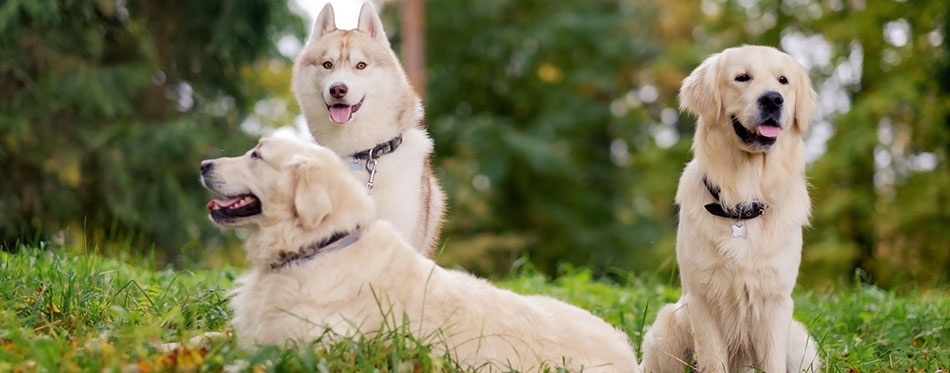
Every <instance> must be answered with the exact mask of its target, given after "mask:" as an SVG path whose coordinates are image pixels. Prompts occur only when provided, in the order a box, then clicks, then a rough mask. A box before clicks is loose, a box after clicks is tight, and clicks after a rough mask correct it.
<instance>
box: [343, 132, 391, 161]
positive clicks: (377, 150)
mask: <svg viewBox="0 0 950 373" xmlns="http://www.w3.org/2000/svg"><path fill="white" fill-rule="evenodd" d="M399 144H402V134H399V136H396V137H393V138H392V139H390V140H389V141H386V142H384V143H382V144H379V145H376V146H374V147H373V148H372V149H366V150H364V151H361V152H359V153H356V154H353V158H356V159H377V158H379V157H380V156H382V155H386V154H389V153H392V152H394V151H396V148H398V147H399Z"/></svg>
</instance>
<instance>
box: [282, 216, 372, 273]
mask: <svg viewBox="0 0 950 373" xmlns="http://www.w3.org/2000/svg"><path fill="white" fill-rule="evenodd" d="M362 234H363V232H362V231H360V227H359V226H357V227H356V229H354V230H352V231H349V232H336V233H334V234H333V235H332V236H330V237H327V238H324V239H322V240H320V241H317V242H315V243H312V244H310V245H307V246H303V247H301V248H299V249H297V251H281V252H279V253H278V254H277V259H276V260H274V261H272V262H271V263H270V269H271V270H272V271H276V270H279V269H281V268H284V267H287V266H289V265H290V264H293V263H302V262H306V261H308V260H310V259H313V257H315V256H317V254H320V253H324V252H330V251H334V250H339V249H342V248H344V247H347V246H349V245H350V244H352V243H354V242H356V240H358V239H359V238H360V236H362ZM331 245H332V247H330V246H331Z"/></svg>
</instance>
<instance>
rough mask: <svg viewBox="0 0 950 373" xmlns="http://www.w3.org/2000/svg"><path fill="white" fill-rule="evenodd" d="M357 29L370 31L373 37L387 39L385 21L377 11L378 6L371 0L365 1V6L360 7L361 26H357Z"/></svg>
mask: <svg viewBox="0 0 950 373" xmlns="http://www.w3.org/2000/svg"><path fill="white" fill-rule="evenodd" d="M356 29H357V30H360V31H363V32H366V33H368V34H369V36H371V37H372V38H373V39H382V40H383V41H386V31H385V30H383V21H382V20H380V19H379V14H378V13H376V7H375V6H373V4H372V3H370V2H369V1H367V2H365V3H363V7H362V8H360V22H359V26H356Z"/></svg>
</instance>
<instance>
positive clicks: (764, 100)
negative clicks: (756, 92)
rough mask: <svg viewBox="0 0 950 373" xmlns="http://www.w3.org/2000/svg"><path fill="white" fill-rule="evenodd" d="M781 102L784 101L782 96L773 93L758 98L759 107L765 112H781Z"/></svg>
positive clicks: (766, 93)
mask: <svg viewBox="0 0 950 373" xmlns="http://www.w3.org/2000/svg"><path fill="white" fill-rule="evenodd" d="M783 102H785V99H784V98H782V94H781V93H778V92H775V91H768V92H765V93H763V94H762V95H761V96H759V107H760V108H761V109H762V110H764V111H766V112H776V111H779V110H781V109H782V103H783Z"/></svg>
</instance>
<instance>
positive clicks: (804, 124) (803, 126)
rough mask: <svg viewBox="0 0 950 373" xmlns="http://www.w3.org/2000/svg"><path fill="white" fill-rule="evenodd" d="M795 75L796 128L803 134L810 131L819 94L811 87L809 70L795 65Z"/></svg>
mask: <svg viewBox="0 0 950 373" xmlns="http://www.w3.org/2000/svg"><path fill="white" fill-rule="evenodd" d="M795 65H796V68H797V70H798V71H796V73H795V75H797V76H798V78H797V79H796V80H797V81H796V82H795V117H794V118H795V127H797V128H798V130H799V131H800V132H801V133H805V132H806V131H808V123H809V122H811V117H812V115H815V110H817V108H818V94H817V93H815V89H814V88H812V86H811V79H809V78H808V70H805V68H804V67H802V66H801V65H799V64H798V63H797V62H796V63H795Z"/></svg>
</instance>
